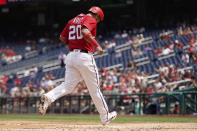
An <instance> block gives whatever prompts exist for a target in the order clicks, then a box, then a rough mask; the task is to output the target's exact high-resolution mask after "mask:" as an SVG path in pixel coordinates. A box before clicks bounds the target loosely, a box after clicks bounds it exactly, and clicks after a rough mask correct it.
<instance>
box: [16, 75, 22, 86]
mask: <svg viewBox="0 0 197 131" xmlns="http://www.w3.org/2000/svg"><path fill="white" fill-rule="evenodd" d="M20 84H21V79H20V78H19V77H18V76H16V80H15V85H17V86H19V85H20Z"/></svg>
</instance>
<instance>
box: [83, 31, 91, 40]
mask: <svg viewBox="0 0 197 131" xmlns="http://www.w3.org/2000/svg"><path fill="white" fill-rule="evenodd" d="M91 36H92V34H91V33H88V34H86V35H85V36H84V37H83V39H84V40H87V39H88V38H89V37H91Z"/></svg>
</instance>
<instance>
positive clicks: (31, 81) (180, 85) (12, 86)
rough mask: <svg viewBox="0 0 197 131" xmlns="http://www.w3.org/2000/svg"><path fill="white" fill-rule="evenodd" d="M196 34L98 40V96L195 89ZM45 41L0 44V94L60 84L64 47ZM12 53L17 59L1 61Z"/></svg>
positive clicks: (119, 36)
mask: <svg viewBox="0 0 197 131" xmlns="http://www.w3.org/2000/svg"><path fill="white" fill-rule="evenodd" d="M196 33H197V27H196V26H191V29H190V27H186V28H182V27H179V28H178V29H177V30H167V31H162V30H160V31H151V32H147V31H146V32H143V33H141V34H129V32H128V33H127V32H126V31H124V32H123V33H122V34H118V33H117V34H115V35H114V36H112V37H110V38H106V39H105V38H103V39H102V40H100V42H101V43H102V46H103V48H104V49H105V50H104V53H103V54H102V55H101V56H98V55H97V54H96V53H95V55H94V57H95V59H96V63H97V65H98V68H99V69H100V72H101V74H102V75H101V76H100V77H102V81H101V88H102V89H103V90H104V93H106V94H113V93H116V92H119V93H132V92H133V93H136V92H166V91H173V90H181V89H186V88H192V87H196V86H197V76H196V72H197V66H196V63H197V55H196V53H197V35H196ZM49 41H50V40H48V39H44V38H43V39H39V42H38V43H39V48H38V47H36V44H35V43H34V41H32V46H31V45H30V44H21V45H16V46H13V45H15V44H13V43H9V44H7V43H6V44H5V43H4V44H1V50H0V53H1V61H0V63H1V65H0V71H1V73H0V75H1V82H0V83H1V95H11V96H19V95H21V94H23V95H32V96H35V95H41V94H42V93H44V92H45V91H48V90H50V89H52V88H53V87H54V86H55V85H57V84H59V82H61V81H63V77H64V72H65V69H64V67H62V66H61V61H60V60H58V56H59V55H60V52H64V53H65V54H67V53H68V49H67V48H65V47H64V45H63V44H62V43H59V42H49ZM26 43H28V42H27V41H26ZM38 43H37V44H38ZM5 45H7V46H5ZM8 45H9V46H10V47H12V48H9V46H8ZM16 54H17V55H18V56H20V59H17V60H7V58H9V57H13V56H17V55H16ZM6 57H7V58H6ZM15 59H16V58H15ZM10 61H11V62H10ZM5 65H6V66H5ZM78 87H80V88H77V89H76V90H78V91H75V92H74V93H80V94H81V93H87V89H86V90H85V84H84V83H83V84H82V83H80V84H79V85H78ZM81 88H83V90H81Z"/></svg>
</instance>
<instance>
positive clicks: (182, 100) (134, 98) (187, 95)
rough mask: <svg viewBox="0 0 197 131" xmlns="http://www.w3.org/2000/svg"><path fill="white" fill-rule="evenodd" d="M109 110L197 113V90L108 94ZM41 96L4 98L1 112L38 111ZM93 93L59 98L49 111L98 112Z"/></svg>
mask: <svg viewBox="0 0 197 131" xmlns="http://www.w3.org/2000/svg"><path fill="white" fill-rule="evenodd" d="M105 99H106V102H107V104H108V105H109V109H111V110H116V111H118V112H119V113H123V114H131V113H133V114H136V115H142V114H174V113H175V114H192V113H195V112H197V90H196V89H195V90H194V91H185V92H166V93H154V94H150V93H133V94H115V95H105ZM39 104H40V97H15V98H12V97H0V113H2V114H9V113H38V112H39V111H38V106H39ZM96 112H97V111H96V108H95V106H94V104H93V102H92V100H91V97H90V96H89V95H68V96H64V97H62V98H60V99H58V100H56V101H55V102H54V103H52V105H51V106H50V107H49V109H48V110H47V113H79V114H81V113H87V114H89V113H96Z"/></svg>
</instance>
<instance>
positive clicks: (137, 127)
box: [0, 120, 197, 131]
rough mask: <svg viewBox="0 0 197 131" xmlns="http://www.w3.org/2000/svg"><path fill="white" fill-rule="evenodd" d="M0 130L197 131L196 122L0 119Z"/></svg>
mask: <svg viewBox="0 0 197 131" xmlns="http://www.w3.org/2000/svg"><path fill="white" fill-rule="evenodd" d="M0 131H197V123H124V124H120V123H111V124H109V125H107V126H103V125H101V124H100V123H97V122H76V123H74V122H43V121H7V120H2V121H0Z"/></svg>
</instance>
